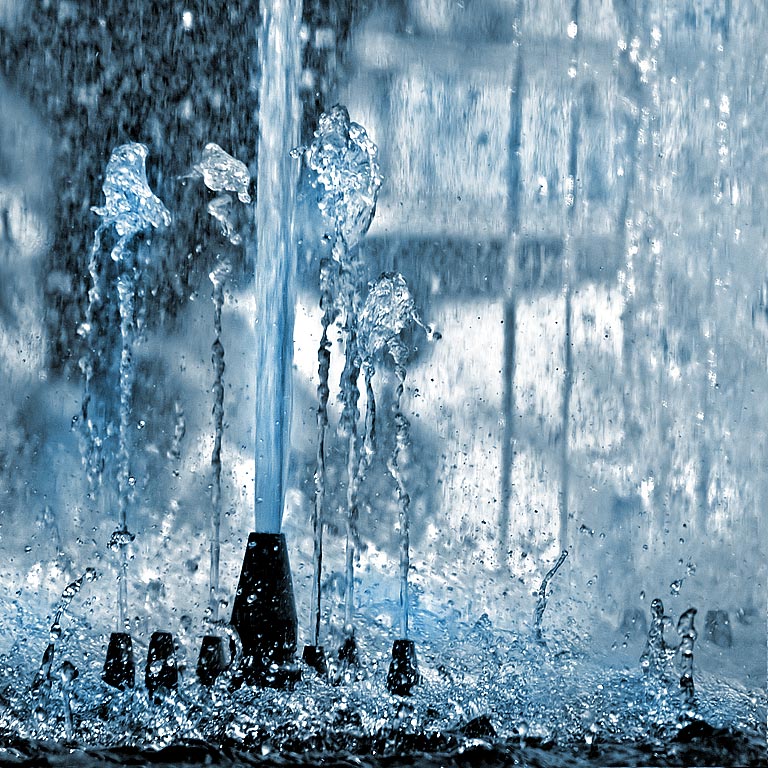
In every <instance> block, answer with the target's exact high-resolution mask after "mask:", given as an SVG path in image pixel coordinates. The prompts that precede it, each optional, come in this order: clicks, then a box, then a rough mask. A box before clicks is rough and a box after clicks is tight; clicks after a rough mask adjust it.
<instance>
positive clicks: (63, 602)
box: [30, 568, 96, 730]
mask: <svg viewBox="0 0 768 768" xmlns="http://www.w3.org/2000/svg"><path fill="white" fill-rule="evenodd" d="M95 579H96V571H95V570H94V569H93V568H86V570H85V573H83V574H82V576H80V577H79V578H77V579H75V581H73V582H72V583H71V584H68V585H67V587H66V589H65V590H64V591H63V592H62V593H61V597H60V598H59V604H58V606H57V608H56V613H55V614H54V616H53V623H52V624H51V629H50V640H49V642H48V645H47V647H46V649H45V652H44V653H43V660H42V662H41V664H40V668H39V669H38V671H37V674H36V675H35V679H34V680H33V681H32V685H31V689H30V690H31V692H32V694H33V696H34V697H35V698H36V699H37V700H38V705H37V708H36V713H37V716H38V719H43V718H44V717H45V716H46V706H47V703H48V697H49V696H50V692H51V687H52V685H53V675H52V673H51V670H52V668H53V659H54V654H55V651H56V643H57V642H58V640H59V638H60V637H61V619H62V616H63V615H64V613H65V612H66V610H67V609H68V608H69V606H70V604H71V603H72V600H73V599H74V597H75V595H77V594H78V592H80V590H81V588H82V586H83V583H84V582H92V581H94V580H95ZM68 677H69V679H72V677H71V676H70V675H68ZM70 725H71V723H70ZM68 730H69V729H68Z"/></svg>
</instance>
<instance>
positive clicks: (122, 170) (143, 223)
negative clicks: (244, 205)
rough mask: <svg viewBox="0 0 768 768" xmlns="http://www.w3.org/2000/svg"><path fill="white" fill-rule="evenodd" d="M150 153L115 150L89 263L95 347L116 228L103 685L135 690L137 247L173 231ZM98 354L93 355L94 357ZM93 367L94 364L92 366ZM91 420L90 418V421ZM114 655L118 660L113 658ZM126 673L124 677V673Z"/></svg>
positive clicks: (140, 255)
mask: <svg viewBox="0 0 768 768" xmlns="http://www.w3.org/2000/svg"><path fill="white" fill-rule="evenodd" d="M147 155H148V151H147V148H146V146H144V144H137V143H131V144H123V145H121V146H119V147H117V148H115V149H114V150H113V152H112V155H111V156H110V158H109V162H108V163H107V168H106V172H105V175H104V185H103V192H104V197H105V205H104V206H103V207H94V208H92V209H91V210H92V211H93V212H94V213H95V214H96V215H97V216H101V217H102V218H103V222H102V224H101V225H100V226H99V227H98V229H97V230H96V236H95V238H94V246H93V249H92V251H91V257H90V259H89V272H91V277H92V280H93V287H92V290H93V291H94V294H93V297H92V299H91V298H89V308H88V313H87V317H86V320H87V323H88V329H87V330H88V340H89V342H90V344H91V345H93V343H94V340H95V339H96V338H97V337H98V329H97V328H95V327H94V325H93V320H94V317H93V303H95V301H96V300H97V299H99V298H100V291H101V285H102V282H103V275H104V271H105V267H104V266H103V265H102V264H101V262H100V261H98V260H97V256H98V254H99V252H100V246H101V234H102V232H103V231H104V230H105V229H106V228H109V227H114V229H115V233H116V234H117V240H116V242H115V244H114V246H113V247H112V250H111V252H110V257H111V259H112V261H113V262H114V263H115V264H116V265H117V270H118V274H117V279H116V284H115V288H116V293H117V301H118V311H119V318H120V339H121V349H120V365H119V390H120V417H119V426H118V450H117V495H118V521H117V528H116V529H115V531H114V532H113V534H112V537H111V538H110V541H109V548H110V549H112V550H114V551H116V552H117V554H118V559H119V566H118V568H119V570H118V630H117V632H116V633H113V637H112V639H111V640H110V645H109V649H108V652H107V661H106V663H105V666H104V679H105V681H107V682H109V683H110V684H115V685H116V686H117V687H122V686H123V685H127V686H129V687H130V686H132V685H133V668H132V661H131V660H130V658H131V648H130V638H129V637H127V636H125V635H126V633H125V627H126V625H127V616H128V583H127V582H128V575H127V569H128V553H127V548H128V545H129V544H130V542H131V541H133V539H134V534H132V533H131V532H130V531H129V529H128V508H129V506H130V504H131V501H132V497H133V486H134V482H135V481H134V479H133V477H132V476H131V468H130V461H131V452H130V447H129V431H130V427H131V412H132V405H133V404H132V400H133V381H134V362H133V348H134V345H135V343H136V341H137V339H138V336H139V330H140V328H139V326H140V324H141V316H142V308H141V307H137V306H136V299H137V297H138V298H141V296H142V291H141V288H140V280H141V277H142V270H143V269H144V267H145V266H146V263H147V257H146V253H145V250H144V249H143V248H142V247H141V246H134V241H135V239H136V238H137V236H139V235H142V234H143V235H146V234H148V233H149V232H151V231H152V230H153V229H158V228H160V227H168V226H170V223H171V214H170V212H169V211H168V209H167V208H166V207H165V205H164V204H163V202H162V200H160V198H159V197H157V196H156V195H155V194H154V193H153V192H152V190H151V189H150V187H149V182H148V181H147V171H146V159H147ZM91 353H92V354H93V349H92V351H91ZM91 363H92V361H91ZM92 373H93V372H92V368H91V367H90V366H89V367H87V369H86V384H85V388H86V392H85V395H84V400H85V401H86V405H85V407H86V408H87V401H88V400H89V399H90V384H91V382H90V377H91V376H92ZM89 418H90V417H89ZM110 653H113V654H114V655H112V656H111V655H110ZM121 670H122V671H121Z"/></svg>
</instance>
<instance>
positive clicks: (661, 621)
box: [640, 597, 675, 681]
mask: <svg viewBox="0 0 768 768" xmlns="http://www.w3.org/2000/svg"><path fill="white" fill-rule="evenodd" d="M669 624H670V618H669V616H665V615H664V603H662V602H661V600H660V599H659V598H658V597H657V598H656V599H655V600H653V602H652V603H651V624H650V626H649V628H648V639H647V640H646V643H645V648H644V649H643V653H642V655H641V656H640V668H641V669H642V670H643V673H644V674H645V676H646V677H647V678H648V679H649V680H654V681H661V680H664V678H665V677H666V674H667V666H668V664H669V661H670V659H671V658H672V657H673V656H674V655H675V649H674V648H672V647H670V646H669V645H668V644H667V642H666V640H665V639H664V630H665V629H666V627H668V626H669Z"/></svg>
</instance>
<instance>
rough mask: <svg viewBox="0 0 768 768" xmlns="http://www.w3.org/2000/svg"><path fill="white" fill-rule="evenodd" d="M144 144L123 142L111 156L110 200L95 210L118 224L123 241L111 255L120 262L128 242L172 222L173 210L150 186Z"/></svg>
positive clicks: (106, 220) (107, 176) (106, 188)
mask: <svg viewBox="0 0 768 768" xmlns="http://www.w3.org/2000/svg"><path fill="white" fill-rule="evenodd" d="M148 154H149V153H148V150H147V148H146V146H145V145H144V144H137V143H131V144H122V145H121V146H119V147H116V148H115V149H114V150H113V151H112V154H111V156H110V158H109V162H108V163H107V169H106V171H105V175H104V185H103V187H102V190H103V192H104V197H105V198H106V203H105V205H104V206H103V207H97V206H93V207H92V208H91V210H92V211H93V212H94V213H95V214H96V215H97V216H102V217H103V218H104V224H103V225H104V226H107V227H109V226H114V227H115V231H116V232H117V234H118V235H119V236H120V240H119V241H118V243H117V245H116V246H115V247H114V248H113V250H112V253H111V256H112V259H113V260H114V261H120V260H121V259H122V258H123V257H124V256H125V255H126V250H125V249H126V246H127V244H128V241H129V240H130V239H131V238H132V237H135V236H136V235H138V234H141V233H142V232H148V231H149V230H151V229H158V228H159V227H168V226H170V224H171V214H170V211H168V209H167V208H166V207H165V205H163V202H162V200H160V198H159V197H157V196H156V195H155V194H154V193H153V192H152V190H151V189H150V188H149V182H148V181H147V170H146V160H147V155H148Z"/></svg>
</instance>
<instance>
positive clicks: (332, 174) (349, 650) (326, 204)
mask: <svg viewBox="0 0 768 768" xmlns="http://www.w3.org/2000/svg"><path fill="white" fill-rule="evenodd" d="M292 154H293V156H294V157H296V158H298V157H302V156H304V159H305V162H306V165H307V167H308V168H309V169H310V171H311V172H312V173H313V177H312V184H313V186H314V187H315V188H316V189H317V190H318V199H317V205H318V208H319V209H320V212H321V214H322V215H323V219H324V220H325V222H326V223H327V225H328V230H329V233H330V236H331V237H332V238H333V247H332V259H331V260H330V261H329V260H327V259H325V260H324V263H323V264H321V268H320V269H321V272H320V282H321V288H320V289H321V299H320V302H321V308H322V309H323V320H322V323H323V335H322V337H321V341H320V348H319V350H318V361H319V375H320V384H319V386H318V399H319V401H320V402H319V406H318V459H317V468H316V472H315V504H314V509H313V519H312V526H313V530H314V532H315V548H314V555H313V566H314V573H313V584H314V590H313V605H312V617H311V622H312V626H313V629H312V632H311V635H312V642H313V645H312V646H311V648H314V649H317V648H319V646H318V642H319V640H318V634H319V616H320V586H319V585H320V581H321V578H322V574H321V567H322V506H323V502H324V498H325V489H324V478H325V456H324V451H325V448H324V446H325V433H326V429H327V402H328V396H329V392H328V367H329V365H330V350H329V343H328V336H327V329H328V326H329V325H330V324H331V323H332V322H333V321H334V319H335V317H336V315H337V314H338V307H339V306H340V308H341V311H342V313H343V317H344V327H343V329H344V355H345V360H344V370H343V372H342V375H341V401H342V405H343V407H342V414H341V418H340V420H339V434H340V435H341V437H342V438H343V439H344V440H346V442H347V461H346V465H347V499H346V517H345V520H346V551H345V567H344V574H345V581H344V584H345V587H344V632H345V639H344V642H343V644H342V647H341V650H340V651H339V657H340V659H341V660H342V661H343V662H345V663H352V664H354V663H356V660H357V650H356V643H355V637H354V624H353V614H354V582H355V575H354V572H355V560H356V557H357V553H358V551H359V534H358V524H357V523H358V514H359V507H358V489H359V466H358V465H359V461H360V445H359V440H358V429H357V422H358V419H359V415H360V414H359V411H358V407H357V402H358V399H359V397H360V390H359V387H358V378H359V375H360V365H361V359H360V352H359V349H358V342H357V323H358V313H359V310H360V303H361V298H360V291H359V289H360V282H361V264H360V260H359V255H358V251H357V250H356V246H357V245H358V243H359V242H360V240H361V239H362V238H363V236H364V235H365V233H366V232H367V231H368V228H369V227H370V225H371V222H372V221H373V216H374V214H375V211H376V199H377V197H378V193H379V188H380V186H381V175H380V173H379V165H378V162H377V159H376V157H377V154H378V148H377V147H376V144H374V143H373V141H371V140H370V139H369V138H368V135H367V133H366V131H365V129H364V128H363V127H362V126H361V125H358V124H357V123H353V122H351V121H350V119H349V112H348V111H347V108H346V107H344V106H341V105H339V104H337V105H336V106H334V107H332V108H331V109H330V110H329V111H328V112H324V113H323V114H322V115H321V116H320V119H319V121H318V127H317V130H316V131H315V135H314V140H313V141H312V143H311V144H310V146H309V147H299V148H297V149H296V150H294V152H293V153H292ZM331 275H333V277H335V278H336V279H335V280H332V279H331ZM318 654H319V651H317V650H309V651H307V657H308V658H309V659H310V660H311V659H314V658H316V657H317V656H318Z"/></svg>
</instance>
